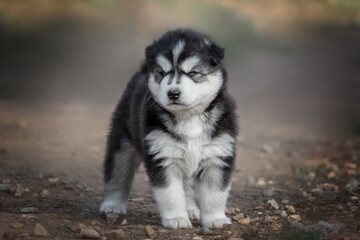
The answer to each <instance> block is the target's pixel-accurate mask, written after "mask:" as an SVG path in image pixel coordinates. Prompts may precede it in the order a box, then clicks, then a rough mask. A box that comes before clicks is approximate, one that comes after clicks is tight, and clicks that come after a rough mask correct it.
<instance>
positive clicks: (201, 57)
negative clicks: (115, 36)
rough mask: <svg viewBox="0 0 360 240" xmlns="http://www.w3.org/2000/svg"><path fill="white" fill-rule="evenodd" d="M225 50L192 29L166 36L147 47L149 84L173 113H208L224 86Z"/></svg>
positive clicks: (155, 94) (162, 104)
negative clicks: (203, 111) (194, 110)
mask: <svg viewBox="0 0 360 240" xmlns="http://www.w3.org/2000/svg"><path fill="white" fill-rule="evenodd" d="M223 58H224V50H223V49H222V48H220V47H218V46H217V45H216V44H215V43H213V42H212V41H211V40H210V39H209V38H208V37H206V36H204V35H202V34H198V33H196V32H194V31H191V30H176V31H171V32H168V33H167V34H165V35H164V36H163V37H162V38H160V39H159V40H158V41H155V42H154V43H153V44H152V45H150V46H148V47H147V48H146V65H147V67H148V71H149V79H148V85H149V88H150V91H151V93H152V95H153V97H154V99H155V100H156V101H157V102H158V103H159V104H160V105H161V106H163V107H164V108H165V109H167V110H169V111H171V112H178V111H186V110H191V109H199V110H200V111H202V110H204V109H205V108H206V107H207V106H208V105H209V104H210V103H211V101H212V100H213V99H214V98H215V97H216V96H217V94H218V92H219V91H220V89H222V87H223V86H224V78H225V77H224V70H223V68H222V65H221V63H222V60H223Z"/></svg>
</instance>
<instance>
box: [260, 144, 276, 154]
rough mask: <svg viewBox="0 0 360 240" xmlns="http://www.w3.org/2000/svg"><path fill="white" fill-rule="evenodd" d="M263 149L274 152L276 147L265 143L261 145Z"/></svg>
mask: <svg viewBox="0 0 360 240" xmlns="http://www.w3.org/2000/svg"><path fill="white" fill-rule="evenodd" d="M261 151H262V152H264V153H273V152H274V148H273V147H272V146H270V145H267V144H264V145H262V147H261Z"/></svg>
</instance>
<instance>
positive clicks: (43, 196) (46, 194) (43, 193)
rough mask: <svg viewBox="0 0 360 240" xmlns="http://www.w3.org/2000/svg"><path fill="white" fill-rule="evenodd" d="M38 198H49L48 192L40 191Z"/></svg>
mask: <svg viewBox="0 0 360 240" xmlns="http://www.w3.org/2000/svg"><path fill="white" fill-rule="evenodd" d="M40 196H41V197H42V198H45V197H49V196H50V191H49V190H47V189H44V190H42V191H41V193H40Z"/></svg>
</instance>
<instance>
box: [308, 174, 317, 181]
mask: <svg viewBox="0 0 360 240" xmlns="http://www.w3.org/2000/svg"><path fill="white" fill-rule="evenodd" d="M308 176H309V179H310V181H312V180H314V178H315V177H316V174H315V173H314V172H309V175H308Z"/></svg>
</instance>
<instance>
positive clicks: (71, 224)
mask: <svg viewBox="0 0 360 240" xmlns="http://www.w3.org/2000/svg"><path fill="white" fill-rule="evenodd" d="M65 226H66V227H67V228H68V229H70V230H71V231H72V232H79V231H80V230H81V229H84V228H87V227H86V226H85V225H84V224H82V223H76V222H70V221H69V222H66V223H65Z"/></svg>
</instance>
